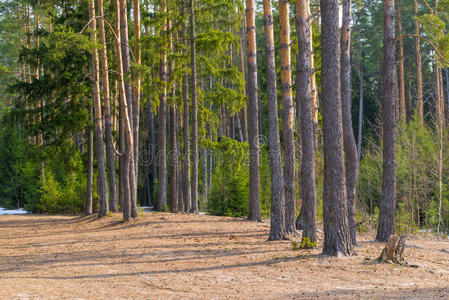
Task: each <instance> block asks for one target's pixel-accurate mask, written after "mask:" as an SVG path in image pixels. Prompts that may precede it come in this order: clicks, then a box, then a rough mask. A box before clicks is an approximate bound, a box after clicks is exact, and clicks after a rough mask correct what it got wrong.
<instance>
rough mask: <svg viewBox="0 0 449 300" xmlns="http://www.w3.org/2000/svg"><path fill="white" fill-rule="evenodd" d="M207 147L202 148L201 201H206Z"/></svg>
mask: <svg viewBox="0 0 449 300" xmlns="http://www.w3.org/2000/svg"><path fill="white" fill-rule="evenodd" d="M207 158H208V155H207V148H204V149H203V203H206V201H207Z"/></svg>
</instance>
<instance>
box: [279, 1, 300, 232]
mask: <svg viewBox="0 0 449 300" xmlns="http://www.w3.org/2000/svg"><path fill="white" fill-rule="evenodd" d="M289 5H290V2H289V1H288V0H281V1H280V2H279V18H280V25H281V29H280V35H281V93H282V94H281V97H282V129H283V130H282V133H283V136H284V190H285V191H284V193H285V231H286V232H287V234H293V233H294V232H295V229H296V226H295V216H296V211H295V200H296V191H295V137H294V132H293V130H294V125H295V118H294V108H293V96H292V72H291V69H292V67H291V47H290V20H289V17H290V9H289Z"/></svg>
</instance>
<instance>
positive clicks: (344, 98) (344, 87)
mask: <svg viewBox="0 0 449 300" xmlns="http://www.w3.org/2000/svg"><path fill="white" fill-rule="evenodd" d="M341 102H342V118H343V141H344V142H343V145H344V150H345V154H346V196H347V199H348V224H349V231H350V234H351V241H352V243H353V244H354V245H355V244H356V243H357V241H356V220H355V218H356V214H357V212H356V207H355V205H356V191H355V189H356V184H357V172H358V168H357V165H358V159H359V158H358V155H357V146H356V144H355V138H354V130H353V128H352V109H351V107H352V87H351V0H343V26H342V31H341Z"/></svg>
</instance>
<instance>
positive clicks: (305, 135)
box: [296, 0, 316, 248]
mask: <svg viewBox="0 0 449 300" xmlns="http://www.w3.org/2000/svg"><path fill="white" fill-rule="evenodd" d="M308 10H309V1H308V0H302V1H296V14H297V17H296V21H297V24H296V28H297V35H298V59H297V68H296V72H297V73H296V80H297V82H296V86H297V102H298V103H299V106H298V111H301V118H300V121H301V125H300V126H298V127H300V128H301V131H300V134H299V135H300V136H301V137H300V139H301V147H302V162H301V169H300V170H301V176H300V178H301V180H300V190H301V196H302V208H301V214H302V218H301V214H300V217H298V221H297V225H301V227H302V228H301V229H303V233H302V240H303V242H302V243H301V244H304V246H305V247H307V248H311V247H313V245H314V243H315V242H316V182H315V143H314V121H313V99H312V89H311V77H310V73H311V70H310V67H311V62H310V53H309V52H310V45H309V43H310V39H309V31H310V30H311V27H310V19H309V14H308ZM298 223H300V224H298ZM307 240H308V241H309V243H306V241H307Z"/></svg>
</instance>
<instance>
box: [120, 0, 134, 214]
mask: <svg viewBox="0 0 449 300" xmlns="http://www.w3.org/2000/svg"><path fill="white" fill-rule="evenodd" d="M126 3H127V1H126V0H120V38H121V52H122V65H123V73H124V74H126V73H128V72H129V71H130V67H131V62H130V50H129V40H128V10H127V5H126ZM125 95H126V103H127V106H128V116H129V125H130V126H131V131H132V129H133V120H132V116H133V109H134V108H133V105H132V95H131V82H129V81H126V82H125ZM125 123H126V122H125ZM125 126H127V125H126V124H125ZM132 144H133V149H127V150H126V151H127V155H128V156H129V160H130V164H129V190H130V204H131V207H130V213H131V217H132V218H135V217H136V216H137V195H136V190H135V186H136V176H135V168H134V162H135V159H136V157H135V155H134V137H133V143H132ZM136 155H137V153H136Z"/></svg>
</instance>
